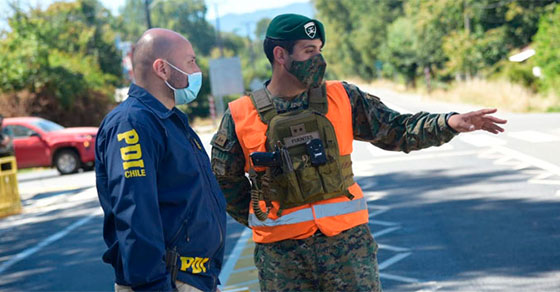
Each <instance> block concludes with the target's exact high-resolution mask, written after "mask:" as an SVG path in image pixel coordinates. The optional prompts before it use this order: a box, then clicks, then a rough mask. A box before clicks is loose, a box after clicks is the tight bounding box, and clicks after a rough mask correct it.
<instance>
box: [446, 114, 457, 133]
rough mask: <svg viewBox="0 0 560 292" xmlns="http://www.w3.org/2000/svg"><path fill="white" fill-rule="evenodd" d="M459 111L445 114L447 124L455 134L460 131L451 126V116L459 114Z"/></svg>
mask: <svg viewBox="0 0 560 292" xmlns="http://www.w3.org/2000/svg"><path fill="white" fill-rule="evenodd" d="M458 114H459V113H458V112H450V113H447V114H445V125H446V126H447V128H448V129H449V130H450V131H451V133H453V134H459V132H457V131H456V130H455V129H453V128H451V126H450V125H449V122H448V121H449V118H450V117H451V116H453V115H458Z"/></svg>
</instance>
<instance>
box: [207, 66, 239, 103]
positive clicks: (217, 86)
mask: <svg viewBox="0 0 560 292" xmlns="http://www.w3.org/2000/svg"><path fill="white" fill-rule="evenodd" d="M210 88H211V90H212V95H213V96H216V97H218V96H224V95H230V94H242V93H244V91H245V88H244V87H243V75H241V61H240V60H239V57H233V58H221V59H214V60H210Z"/></svg>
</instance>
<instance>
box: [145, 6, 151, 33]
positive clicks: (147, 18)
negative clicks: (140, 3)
mask: <svg viewBox="0 0 560 292" xmlns="http://www.w3.org/2000/svg"><path fill="white" fill-rule="evenodd" d="M144 9H145V10H146V23H147V25H148V29H150V28H152V20H151V19H150V0H144Z"/></svg>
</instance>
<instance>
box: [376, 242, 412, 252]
mask: <svg viewBox="0 0 560 292" xmlns="http://www.w3.org/2000/svg"><path fill="white" fill-rule="evenodd" d="M377 246H378V247H379V249H383V250H385V249H386V250H390V251H394V252H405V251H410V248H406V247H398V246H393V245H388V244H380V243H378V244H377Z"/></svg>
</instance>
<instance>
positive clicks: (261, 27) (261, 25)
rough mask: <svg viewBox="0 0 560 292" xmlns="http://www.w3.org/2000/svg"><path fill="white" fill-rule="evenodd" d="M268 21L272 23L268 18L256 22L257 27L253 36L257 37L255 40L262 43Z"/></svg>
mask: <svg viewBox="0 0 560 292" xmlns="http://www.w3.org/2000/svg"><path fill="white" fill-rule="evenodd" d="M270 21H272V19H270V18H268V17H265V18H261V19H260V20H259V21H257V25H256V27H255V36H256V37H257V39H259V40H261V41H264V39H265V37H266V29H267V28H268V25H269V24H270Z"/></svg>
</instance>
